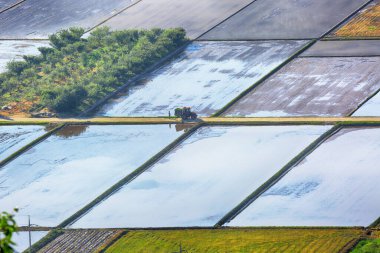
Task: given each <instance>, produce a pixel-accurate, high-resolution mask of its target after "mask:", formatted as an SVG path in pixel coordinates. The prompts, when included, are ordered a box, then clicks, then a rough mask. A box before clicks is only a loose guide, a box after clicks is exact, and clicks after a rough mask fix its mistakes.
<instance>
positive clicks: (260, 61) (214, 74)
mask: <svg viewBox="0 0 380 253" xmlns="http://www.w3.org/2000/svg"><path fill="white" fill-rule="evenodd" d="M306 43H307V41H275V42H269V41H264V42H194V43H192V44H191V45H189V46H188V47H187V48H186V50H185V51H184V52H183V53H181V54H180V55H179V56H178V57H177V58H176V59H174V60H173V61H172V62H170V63H168V64H167V65H165V66H163V67H162V68H160V69H158V70H156V71H155V72H152V73H151V74H149V75H148V76H146V77H145V78H144V79H143V80H140V81H139V83H138V84H137V85H134V86H133V87H131V88H130V89H129V90H128V91H127V92H126V93H125V94H123V95H120V97H119V98H117V99H116V100H111V101H110V102H109V103H108V104H106V105H105V106H104V107H103V108H102V109H101V111H100V115H104V116H167V115H168V112H169V111H171V113H172V115H173V113H174V109H175V108H176V107H181V106H191V107H192V110H193V111H195V112H196V113H198V114H199V115H201V116H210V115H211V114H213V113H215V112H216V111H218V110H219V109H221V108H222V107H223V106H224V105H226V104H227V103H228V102H229V101H231V100H232V99H234V98H235V97H236V96H237V95H239V94H240V93H241V92H243V91H244V90H245V89H247V88H248V87H250V86H251V85H253V84H254V83H255V82H256V81H258V80H259V79H260V78H262V77H263V76H265V75H266V74H268V73H269V72H270V71H271V70H273V69H274V68H276V67H277V66H279V65H280V64H281V63H283V62H284V61H285V60H286V59H287V58H288V57H290V56H291V55H292V54H294V53H295V52H296V51H298V50H299V49H300V48H301V47H302V46H303V45H305V44H306Z"/></svg>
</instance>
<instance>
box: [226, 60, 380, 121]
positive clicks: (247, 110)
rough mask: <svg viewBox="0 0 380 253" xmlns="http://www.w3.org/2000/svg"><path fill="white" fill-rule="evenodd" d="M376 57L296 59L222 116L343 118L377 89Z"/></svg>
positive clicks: (379, 75) (379, 78)
mask: <svg viewBox="0 0 380 253" xmlns="http://www.w3.org/2000/svg"><path fill="white" fill-rule="evenodd" d="M379 67H380V57H334V58H299V59H296V60H295V61H293V62H291V63H290V64H288V65H287V66H285V67H284V68H282V69H281V70H280V71H279V72H277V73H276V74H275V75H274V76H272V77H271V78H269V79H268V80H267V81H265V82H264V83H263V84H261V85H259V86H258V87H257V88H255V89H254V90H252V91H251V92H250V93H249V94H247V95H246V96H245V97H243V98H242V99H241V100H239V101H238V102H237V103H236V104H234V105H233V106H232V107H231V108H229V109H228V110H227V111H226V113H225V115H226V116H270V117H272V116H273V117H279V116H346V115H348V114H350V113H351V112H352V111H353V110H355V109H356V108H357V107H358V106H359V105H360V104H361V103H362V102H363V101H365V99H366V98H367V97H369V96H371V95H372V94H373V93H374V92H376V91H377V90H378V89H379V88H380V73H379V71H378V69H379Z"/></svg>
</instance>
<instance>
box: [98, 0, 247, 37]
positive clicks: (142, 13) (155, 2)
mask: <svg viewBox="0 0 380 253" xmlns="http://www.w3.org/2000/svg"><path fill="white" fill-rule="evenodd" d="M252 1H253V0H234V1H220V0H202V1H199V0H182V1H178V0H143V1H141V2H139V3H138V4H136V5H135V6H133V7H132V8H129V9H127V10H125V11H123V12H122V13H120V14H119V15H117V16H116V17H114V18H112V19H110V20H109V21H107V22H105V23H104V25H105V26H109V27H111V28H113V29H115V30H122V29H131V28H155V27H160V28H173V27H182V28H184V29H185V30H186V33H187V36H188V37H189V38H191V39H196V38H197V37H199V36H200V35H202V34H203V33H205V32H207V31H208V30H210V29H211V28H213V27H214V26H215V25H217V24H219V23H220V22H222V21H223V20H224V19H226V18H228V17H229V16H231V15H233V14H234V13H236V12H237V11H239V10H240V9H242V8H243V7H245V6H246V5H248V4H249V3H251V2H252Z"/></svg>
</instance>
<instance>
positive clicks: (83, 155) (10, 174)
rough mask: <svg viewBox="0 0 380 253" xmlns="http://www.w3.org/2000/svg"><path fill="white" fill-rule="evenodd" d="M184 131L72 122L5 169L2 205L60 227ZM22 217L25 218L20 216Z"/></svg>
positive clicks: (42, 223) (0, 187) (0, 173)
mask: <svg viewBox="0 0 380 253" xmlns="http://www.w3.org/2000/svg"><path fill="white" fill-rule="evenodd" d="M181 133H182V132H181V131H180V132H177V131H176V129H175V128H174V127H173V128H169V126H168V125H130V126H116V125H115V126H70V127H65V128H64V129H62V130H60V131H58V132H57V133H56V134H55V135H53V136H51V137H49V138H48V139H46V140H45V141H43V142H42V143H40V144H38V145H36V146H35V147H33V148H32V149H30V150H29V151H27V152H25V153H24V154H22V155H21V156H20V157H18V158H16V159H15V160H14V161H12V162H10V163H9V164H7V165H6V166H4V167H3V168H2V169H1V170H0V179H1V181H0V206H1V207H2V210H5V211H11V210H12V209H13V208H14V207H16V206H17V207H19V208H20V211H19V213H18V216H17V217H16V218H17V221H20V222H21V223H22V222H23V221H24V219H22V215H31V218H32V222H33V224H37V225H39V226H57V225H58V224H59V223H61V222H62V221H63V220H65V219H66V218H68V217H70V216H71V215H72V214H74V213H75V212H76V211H78V210H79V209H80V208H82V207H83V206H85V205H86V204H88V203H89V202H90V201H92V200H94V199H95V198H96V197H98V196H99V195H100V194H102V193H103V192H104V191H106V190H107V189H108V188H110V187H111V186H112V185H114V184H115V183H117V182H118V181H119V180H121V179H122V178H124V177H125V176H127V175H128V174H130V173H131V172H132V171H134V170H135V169H137V168H138V167H139V166H141V165H142V164H143V163H144V162H145V161H147V160H148V159H150V158H151V157H152V156H153V155H155V154H156V153H158V152H159V151H161V150H162V149H163V148H164V147H165V146H167V145H168V144H169V143H170V142H172V141H173V140H175V139H176V138H177V137H178V136H179V135H180V134H181ZM19 216H20V217H19Z"/></svg>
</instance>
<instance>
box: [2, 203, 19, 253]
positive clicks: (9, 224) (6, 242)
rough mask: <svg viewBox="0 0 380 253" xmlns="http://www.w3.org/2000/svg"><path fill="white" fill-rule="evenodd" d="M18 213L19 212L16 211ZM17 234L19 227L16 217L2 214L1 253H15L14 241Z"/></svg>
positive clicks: (5, 213)
mask: <svg viewBox="0 0 380 253" xmlns="http://www.w3.org/2000/svg"><path fill="white" fill-rule="evenodd" d="M15 211H16V212H17V210H16V209H15ZM15 232H17V225H16V221H15V219H14V215H13V214H10V213H7V212H2V213H0V252H1V253H11V252H14V250H13V247H12V246H14V245H15V243H14V242H13V241H12V236H13V234H14V233H15Z"/></svg>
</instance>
